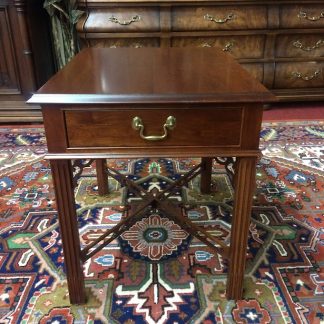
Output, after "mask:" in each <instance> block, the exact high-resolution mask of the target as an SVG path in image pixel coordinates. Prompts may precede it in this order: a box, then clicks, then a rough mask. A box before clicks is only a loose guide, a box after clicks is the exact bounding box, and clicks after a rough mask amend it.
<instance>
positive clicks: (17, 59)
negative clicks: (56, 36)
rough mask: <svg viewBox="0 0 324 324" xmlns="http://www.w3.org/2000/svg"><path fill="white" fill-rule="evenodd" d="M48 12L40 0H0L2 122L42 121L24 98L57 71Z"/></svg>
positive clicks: (36, 110)
mask: <svg viewBox="0 0 324 324" xmlns="http://www.w3.org/2000/svg"><path fill="white" fill-rule="evenodd" d="M50 35H51V34H50V30H49V27H48V19H47V13H46V11H45V10H44V9H43V1H40V0H30V1H26V0H0V122H26V121H27V122H35V121H41V111H40V107H39V106H36V105H34V106H33V105H26V104H25V101H26V99H28V98H29V97H30V96H31V95H32V93H33V92H35V91H36V90H37V89H38V88H39V87H40V86H41V85H43V84H44V83H45V82H46V80H47V79H49V77H50V76H51V75H52V74H53V73H54V67H53V58H52V50H51V36H50Z"/></svg>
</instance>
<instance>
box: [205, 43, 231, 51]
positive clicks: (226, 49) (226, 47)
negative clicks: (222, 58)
mask: <svg viewBox="0 0 324 324" xmlns="http://www.w3.org/2000/svg"><path fill="white" fill-rule="evenodd" d="M233 46H234V42H228V43H226V44H225V46H224V47H223V48H222V51H223V52H231V51H232V48H233ZM200 47H213V45H211V44H209V43H202V44H201V45H200Z"/></svg>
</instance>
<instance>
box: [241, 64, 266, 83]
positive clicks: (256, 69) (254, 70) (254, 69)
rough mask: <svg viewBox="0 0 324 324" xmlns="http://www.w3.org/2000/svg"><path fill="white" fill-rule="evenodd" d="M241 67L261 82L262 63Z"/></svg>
mask: <svg viewBox="0 0 324 324" xmlns="http://www.w3.org/2000/svg"><path fill="white" fill-rule="evenodd" d="M241 66H242V67H243V68H244V69H245V70H246V71H248V72H249V73H250V74H251V75H252V76H253V77H254V78H255V79H256V80H258V81H260V82H263V74H264V67H263V63H244V64H242V63H241Z"/></svg>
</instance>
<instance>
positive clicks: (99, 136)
mask: <svg viewBox="0 0 324 324" xmlns="http://www.w3.org/2000/svg"><path fill="white" fill-rule="evenodd" d="M136 116H137V117H140V118H141V120H142V123H143V125H144V129H143V135H144V136H160V137H161V136H162V135H163V134H164V133H165V131H164V129H163V125H164V124H165V123H166V120H167V118H168V117H169V116H173V117H174V118H175V120H176V125H175V127H174V128H173V129H167V130H166V131H167V136H166V137H165V138H164V139H161V140H147V139H143V138H142V137H141V136H140V131H139V130H135V129H133V127H132V121H133V119H134V117H136ZM65 122H66V129H67V142H68V147H69V148H87V147H161V146H165V147H168V146H169V147H171V146H181V147H184V146H186V147H188V146H189V147H190V146H193V147H194V146H199V147H204V146H225V145H226V146H236V147H238V146H239V145H240V142H241V129H242V123H243V112H242V109H241V108H218V109H209V108H203V109H197V108H196V109H158V110H157V109H134V110H110V111H108V110H107V111H102V110H101V111H89V110H66V111H65ZM229 134H230V136H229Z"/></svg>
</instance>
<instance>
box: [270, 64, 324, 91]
mask: <svg viewBox="0 0 324 324" xmlns="http://www.w3.org/2000/svg"><path fill="white" fill-rule="evenodd" d="M323 72H324V63H318V62H300V63H277V64H276V70H275V83H274V87H275V88H316V87H324V77H323Z"/></svg>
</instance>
